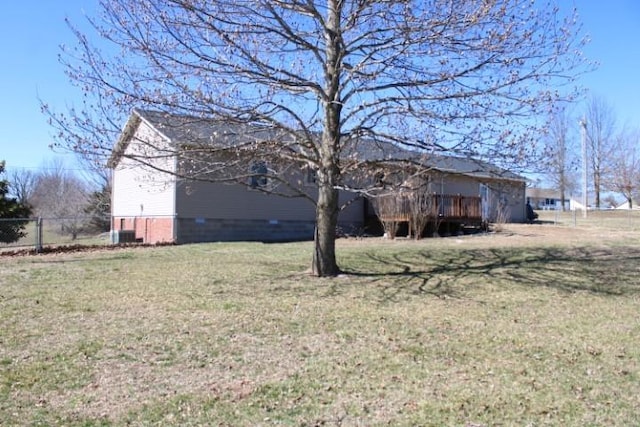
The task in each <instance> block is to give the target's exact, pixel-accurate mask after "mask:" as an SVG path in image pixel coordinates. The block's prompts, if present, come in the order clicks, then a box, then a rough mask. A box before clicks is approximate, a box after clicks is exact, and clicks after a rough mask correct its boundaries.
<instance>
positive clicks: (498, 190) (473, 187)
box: [431, 175, 526, 222]
mask: <svg viewBox="0 0 640 427" xmlns="http://www.w3.org/2000/svg"><path fill="white" fill-rule="evenodd" d="M482 185H485V186H487V187H488V188H489V193H490V195H489V206H488V212H487V214H488V219H489V221H492V222H493V221H497V220H506V222H525V220H526V208H525V204H526V199H525V183H524V182H522V181H507V180H487V179H485V180H481V179H478V178H473V177H469V176H461V175H460V176H459V175H437V176H434V177H433V178H432V183H431V186H432V188H433V190H434V191H435V192H436V193H439V194H454V195H456V194H459V195H461V196H480V195H481V194H480V188H481V186H482Z"/></svg>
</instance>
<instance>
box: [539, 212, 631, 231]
mask: <svg viewBox="0 0 640 427" xmlns="http://www.w3.org/2000/svg"><path fill="white" fill-rule="evenodd" d="M536 212H537V213H538V215H539V217H538V222H542V223H548V224H554V225H559V226H568V227H583V228H593V229H602V230H627V231H639V230H640V209H589V210H587V211H586V213H585V211H583V210H573V211H561V210H548V211H536Z"/></svg>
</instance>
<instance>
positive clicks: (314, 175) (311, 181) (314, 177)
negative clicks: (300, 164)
mask: <svg viewBox="0 0 640 427" xmlns="http://www.w3.org/2000/svg"><path fill="white" fill-rule="evenodd" d="M304 182H305V184H308V185H315V184H317V183H318V171H317V170H315V169H312V168H310V167H308V168H307V174H306V176H305V181H304Z"/></svg>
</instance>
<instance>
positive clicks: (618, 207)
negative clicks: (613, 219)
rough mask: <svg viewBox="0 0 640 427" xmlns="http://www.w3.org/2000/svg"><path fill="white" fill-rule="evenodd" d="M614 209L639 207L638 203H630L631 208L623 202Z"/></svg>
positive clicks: (627, 203)
mask: <svg viewBox="0 0 640 427" xmlns="http://www.w3.org/2000/svg"><path fill="white" fill-rule="evenodd" d="M615 209H627V210H628V209H640V205H638V202H636V201H635V200H634V201H632V203H631V207H629V202H628V201H627V202H624V203H622V204H620V205H618V206H616V207H615Z"/></svg>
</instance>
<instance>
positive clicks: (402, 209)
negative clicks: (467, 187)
mask: <svg viewBox="0 0 640 427" xmlns="http://www.w3.org/2000/svg"><path fill="white" fill-rule="evenodd" d="M385 197H387V196H385ZM388 197H389V200H386V201H385V200H382V201H381V202H382V203H380V204H379V206H380V209H379V212H378V217H379V218H380V220H381V221H397V222H410V221H412V218H413V216H414V215H415V213H414V212H416V206H415V202H414V201H413V200H412V199H411V197H398V196H388ZM427 197H431V199H430V200H427V201H426V203H424V202H423V206H424V208H423V209H422V210H420V209H418V211H421V214H422V215H425V216H427V217H430V218H432V220H433V221H438V222H454V223H469V224H479V223H481V222H482V200H481V198H480V197H479V196H461V195H459V194H458V195H452V194H432V195H430V196H427Z"/></svg>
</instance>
